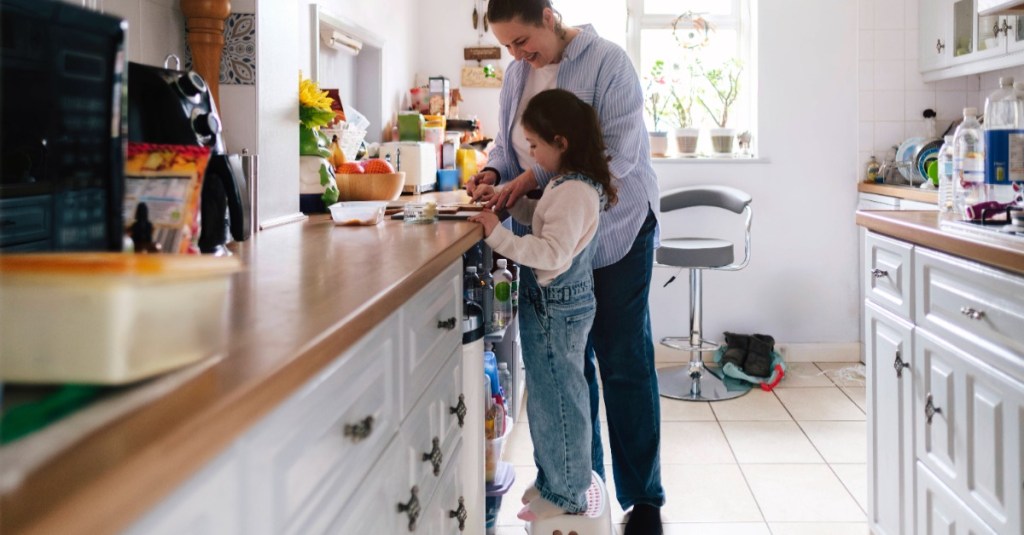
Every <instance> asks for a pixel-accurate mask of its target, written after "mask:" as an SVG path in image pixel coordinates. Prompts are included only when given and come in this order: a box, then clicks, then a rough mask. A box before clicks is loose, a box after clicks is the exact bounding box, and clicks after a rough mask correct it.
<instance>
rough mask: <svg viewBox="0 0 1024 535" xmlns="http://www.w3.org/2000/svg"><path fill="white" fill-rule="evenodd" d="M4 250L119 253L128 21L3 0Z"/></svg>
mask: <svg viewBox="0 0 1024 535" xmlns="http://www.w3.org/2000/svg"><path fill="white" fill-rule="evenodd" d="M0 25H2V28H0V45H2V48H0V117H2V128H0V252H11V251H73V250H78V251H97V250H113V251H118V250H121V245H122V243H123V236H124V224H123V218H122V213H121V212H122V203H123V195H124V194H123V188H124V149H125V145H124V142H125V132H124V129H125V128H126V121H125V116H126V107H125V106H124V105H123V104H124V102H125V100H124V99H125V97H126V94H125V85H124V67H125V34H126V32H127V23H126V22H124V21H123V20H121V19H118V18H115V17H111V16H108V15H103V14H100V13H98V12H95V11H91V10H88V9H84V8H81V7H75V6H72V5H69V4H67V3H64V2H59V1H55V0H0Z"/></svg>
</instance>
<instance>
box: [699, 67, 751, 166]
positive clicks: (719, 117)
mask: <svg viewBox="0 0 1024 535" xmlns="http://www.w3.org/2000/svg"><path fill="white" fill-rule="evenodd" d="M696 65H697V66H696V68H697V69H698V70H699V72H700V73H701V75H702V77H703V78H704V82H705V87H704V88H703V89H704V91H700V92H698V93H697V96H696V98H697V102H699V103H700V105H701V107H703V108H704V110H705V111H706V112H707V113H708V115H709V116H710V117H711V119H712V120H713V121H714V122H715V124H716V125H718V128H712V129H711V131H710V134H711V145H712V148H713V149H714V151H715V152H716V153H718V154H732V151H733V141H734V140H735V138H736V130H734V129H732V128H729V127H728V124H729V108H730V107H731V106H732V105H733V104H735V103H736V99H737V98H738V97H739V92H740V73H741V72H742V71H743V65H742V64H741V63H740V61H739V60H738V59H736V58H732V59H730V60H728V61H726V62H725V63H723V64H722V65H721V66H719V67H715V68H711V69H705V68H704V66H703V65H701V63H700V62H699V61H698V62H696ZM709 93H710V95H709Z"/></svg>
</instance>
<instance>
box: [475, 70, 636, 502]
mask: <svg viewBox="0 0 1024 535" xmlns="http://www.w3.org/2000/svg"><path fill="white" fill-rule="evenodd" d="M521 125H522V129H523V133H524V134H525V137H526V141H527V142H528V143H529V156H530V157H532V158H533V160H535V161H536V163H537V164H538V165H540V166H541V167H543V168H544V169H545V170H547V171H549V172H553V173H560V176H557V177H555V178H553V179H552V180H551V181H549V182H548V185H547V187H545V188H544V191H543V196H542V197H541V198H540V200H537V201H533V200H530V199H527V198H525V197H524V198H522V199H521V200H520V201H519V202H518V203H516V204H515V206H513V207H511V208H510V209H509V211H510V213H511V214H512V217H514V218H515V219H517V220H519V221H520V222H522V223H525V224H529V225H532V227H533V234H531V235H527V236H521V237H517V236H515V235H514V234H513V233H512V232H511V231H509V230H508V229H506V228H504V227H502V226H500V225H499V221H498V217H497V216H496V215H495V214H494V213H493V212H491V211H486V210H485V211H483V212H481V213H480V214H479V215H476V216H473V217H471V218H470V220H471V221H477V222H479V223H481V224H483V226H484V236H485V237H486V241H487V244H488V245H490V246H491V248H492V249H494V250H495V251H497V252H498V253H500V254H501V255H502V256H505V257H507V258H510V259H512V260H514V261H516V262H519V263H520V264H522V265H523V266H524V269H522V270H521V272H520V277H521V279H520V290H519V299H520V304H519V317H520V329H521V333H520V337H521V339H522V344H523V360H524V361H525V364H526V387H527V389H528V390H529V392H530V401H529V404H528V405H527V411H528V414H529V423H530V434H531V435H532V437H533V448H534V462H535V463H536V464H537V481H536V483H535V484H534V488H532V489H530V490H529V491H527V493H526V495H524V496H523V503H525V504H526V507H524V508H523V510H522V511H520V513H519V517H520V518H522V519H523V520H527V521H530V522H532V521H534V520H539V519H542V518H549V517H552V516H555V515H560V514H564V513H580V512H583V511H585V510H586V508H587V502H586V496H585V493H586V490H587V488H588V487H589V486H590V480H591V451H590V450H591V430H590V426H591V422H590V402H589V394H588V389H587V382H586V379H585V378H584V375H583V362H584V349H585V348H586V344H587V335H588V333H589V332H590V327H591V324H592V323H593V321H594V311H595V300H594V291H593V274H592V266H591V260H592V259H593V256H594V251H595V242H594V241H593V238H594V235H595V233H596V232H597V225H598V220H599V218H600V213H601V210H602V209H604V208H607V207H608V206H610V205H611V204H614V202H615V200H616V188H615V186H614V185H613V184H612V177H611V173H610V172H609V170H608V161H607V158H606V157H605V154H604V152H605V146H604V141H603V138H602V136H601V129H600V126H599V123H598V120H597V114H596V113H595V111H594V109H593V108H592V107H591V106H590V105H588V104H586V103H584V102H583V101H582V100H580V99H579V98H577V97H576V95H574V94H573V93H571V92H569V91H565V90H562V89H550V90H547V91H542V92H540V93H538V94H537V95H536V96H534V97H533V98H532V99H530V101H529V104H528V105H527V106H526V110H525V111H523V115H522V119H521ZM479 188H483V189H482V190H479V191H475V192H474V196H475V197H476V198H480V199H484V200H488V199H490V198H492V197H493V196H494V195H495V194H496V190H495V189H494V187H493V186H489V185H482V186H479V187H478V189H479Z"/></svg>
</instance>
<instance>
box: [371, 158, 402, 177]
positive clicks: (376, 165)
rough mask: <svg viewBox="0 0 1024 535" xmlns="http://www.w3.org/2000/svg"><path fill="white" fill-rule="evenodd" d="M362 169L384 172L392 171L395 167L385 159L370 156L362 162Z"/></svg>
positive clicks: (378, 172)
mask: <svg viewBox="0 0 1024 535" xmlns="http://www.w3.org/2000/svg"><path fill="white" fill-rule="evenodd" d="M363 170H364V171H366V172H367V173H376V174H385V173H394V172H395V168H394V167H392V166H391V164H390V163H389V162H388V161H387V160H382V159H380V158H370V159H369V160H366V162H365V163H364V164H363Z"/></svg>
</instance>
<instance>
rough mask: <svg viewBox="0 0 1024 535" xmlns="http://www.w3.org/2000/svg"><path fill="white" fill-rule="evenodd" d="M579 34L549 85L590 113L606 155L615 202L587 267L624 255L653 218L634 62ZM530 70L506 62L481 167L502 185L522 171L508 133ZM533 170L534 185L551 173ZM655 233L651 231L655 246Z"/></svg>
mask: <svg viewBox="0 0 1024 535" xmlns="http://www.w3.org/2000/svg"><path fill="white" fill-rule="evenodd" d="M579 29H580V30H582V31H581V32H580V33H578V34H577V35H576V37H575V38H574V39H573V40H572V41H570V42H569V45H568V46H567V47H566V48H565V51H564V52H563V54H562V61H561V63H560V66H559V68H558V79H557V81H556V86H557V87H559V88H561V89H565V90H568V91H572V92H573V93H575V94H576V96H577V97H579V98H580V100H582V101H584V102H586V103H588V104H590V105H592V106H593V107H594V109H595V110H597V116H598V118H599V120H600V121H601V130H602V134H603V135H604V142H605V145H606V146H607V147H608V155H609V156H611V161H610V162H609V167H610V168H611V172H612V176H614V177H616V178H617V180H616V182H615V185H616V187H618V202H617V203H616V204H615V205H614V206H612V208H611V209H610V210H606V211H604V212H602V213H601V223H600V225H599V226H598V229H597V253H596V255H595V257H594V267H595V268H600V267H605V266H608V265H611V264H614V263H615V262H618V261H619V260H621V259H622V257H624V256H625V255H626V253H627V252H628V251H629V249H630V247H631V246H632V245H633V240H635V239H636V236H637V233H638V232H639V231H640V225H642V224H643V222H644V220H645V219H646V217H647V211H648V207H651V209H653V210H654V212H655V213H657V206H658V204H657V200H658V180H657V177H656V175H655V174H654V167H653V166H652V165H651V148H650V141H649V140H648V137H647V127H646V126H645V125H644V117H643V109H644V106H643V101H644V96H643V90H642V89H641V88H640V79H639V78H638V77H637V74H636V71H635V70H634V69H633V64H632V63H631V62H630V61H629V57H628V56H627V55H626V52H625V51H624V50H623V49H622V48H620V47H619V46H618V45H616V44H614V43H612V42H611V41H607V40H605V39H602V38H601V37H600V36H598V35H597V32H595V31H594V28H593V27H592V26H590V25H589V24H588V25H584V26H580V27H579ZM529 73H530V64H529V63H527V62H525V61H521V60H513V61H512V63H510V64H509V66H508V69H506V71H505V81H504V84H503V85H502V87H501V95H500V97H499V105H500V106H501V108H500V110H499V115H498V133H497V135H496V136H495V137H496V139H495V147H494V149H492V150H491V153H490V155H489V157H488V161H487V166H488V167H493V168H494V169H496V170H497V171H498V173H500V175H501V178H502V179H503V180H511V179H512V178H515V177H516V176H518V175H520V174H521V173H522V172H523V169H522V168H521V167H520V166H519V161H518V158H517V157H516V155H515V149H514V148H513V147H512V143H511V134H512V126H513V122H514V121H515V116H516V107H517V106H518V105H519V101H520V99H521V96H522V94H523V88H524V87H525V86H526V79H527V77H528V75H529ZM533 173H534V176H535V177H537V183H538V185H539V186H540V187H541V188H543V187H544V186H545V184H547V182H548V180H550V179H551V177H552V176H554V175H555V173H549V172H547V171H545V170H544V169H542V168H541V167H540V166H534V167H533ZM657 236H658V234H657V231H656V233H655V244H657V240H658V239H657Z"/></svg>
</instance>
